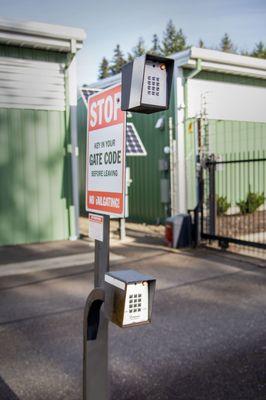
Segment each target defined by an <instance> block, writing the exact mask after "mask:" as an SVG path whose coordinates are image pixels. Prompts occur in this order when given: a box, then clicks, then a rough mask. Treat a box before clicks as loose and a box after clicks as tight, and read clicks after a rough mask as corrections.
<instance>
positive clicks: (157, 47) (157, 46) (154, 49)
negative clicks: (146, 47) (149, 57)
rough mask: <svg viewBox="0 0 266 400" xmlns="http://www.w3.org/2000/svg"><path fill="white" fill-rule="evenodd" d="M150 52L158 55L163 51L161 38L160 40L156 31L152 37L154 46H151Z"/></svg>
mask: <svg viewBox="0 0 266 400" xmlns="http://www.w3.org/2000/svg"><path fill="white" fill-rule="evenodd" d="M149 53H151V54H157V55H159V54H161V51H160V40H159V37H158V35H156V33H155V34H154V35H153V37H152V47H151V49H150V51H149Z"/></svg>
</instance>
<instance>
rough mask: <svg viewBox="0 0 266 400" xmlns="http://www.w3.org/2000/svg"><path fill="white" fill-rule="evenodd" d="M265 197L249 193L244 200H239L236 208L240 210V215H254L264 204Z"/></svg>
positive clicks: (260, 194) (262, 194)
mask: <svg viewBox="0 0 266 400" xmlns="http://www.w3.org/2000/svg"><path fill="white" fill-rule="evenodd" d="M264 201H265V196H264V192H263V193H254V192H251V190H250V188H249V192H248V194H247V198H246V200H240V201H239V202H238V203H236V204H237V206H238V207H239V208H240V212H241V214H252V213H254V212H255V211H256V210H257V209H258V208H259V207H260V206H262V204H264Z"/></svg>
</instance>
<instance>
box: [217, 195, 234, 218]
mask: <svg viewBox="0 0 266 400" xmlns="http://www.w3.org/2000/svg"><path fill="white" fill-rule="evenodd" d="M216 206H217V215H224V214H225V213H226V211H227V210H228V208H230V207H231V203H229V202H228V201H227V197H226V196H224V197H223V196H218V195H217V196H216Z"/></svg>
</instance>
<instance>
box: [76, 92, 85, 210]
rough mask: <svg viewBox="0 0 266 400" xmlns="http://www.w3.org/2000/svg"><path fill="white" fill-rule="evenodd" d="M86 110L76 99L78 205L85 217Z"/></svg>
mask: <svg viewBox="0 0 266 400" xmlns="http://www.w3.org/2000/svg"><path fill="white" fill-rule="evenodd" d="M86 133H87V108H86V107H85V104H84V101H83V100H82V98H81V97H80V98H79V99H78V147H79V204H80V214H81V215H84V216H85V215H87V212H86V206H85V194H86V140H87V135H86Z"/></svg>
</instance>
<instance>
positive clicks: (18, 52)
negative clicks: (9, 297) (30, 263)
mask: <svg viewBox="0 0 266 400" xmlns="http://www.w3.org/2000/svg"><path fill="white" fill-rule="evenodd" d="M1 55H3V56H5V57H7V56H10V57H20V58H31V59H37V60H46V61H49V60H50V61H60V62H63V61H65V60H66V56H65V55H61V54H57V53H54V52H46V51H39V50H31V49H24V48H16V47H10V46H3V45H1V46H0V57H1ZM68 125H69V123H68V122H67V120H66V113H65V112H61V111H41V110H23V109H19V110H18V109H8V108H5V109H0V187H1V190H0V220H1V224H0V244H1V245H6V244H18V243H30V242H41V241H48V240H59V239H66V238H68V237H69V222H70V221H69V208H70V206H71V180H70V179H71V178H70V176H71V169H70V154H68V153H67V151H66V148H67V144H68V142H69V132H68Z"/></svg>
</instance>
